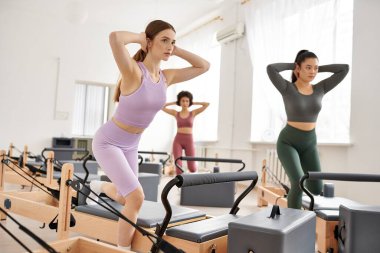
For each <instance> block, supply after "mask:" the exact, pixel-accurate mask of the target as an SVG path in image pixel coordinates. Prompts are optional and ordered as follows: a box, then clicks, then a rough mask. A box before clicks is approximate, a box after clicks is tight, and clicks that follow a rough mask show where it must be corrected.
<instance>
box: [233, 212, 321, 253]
mask: <svg viewBox="0 0 380 253" xmlns="http://www.w3.org/2000/svg"><path fill="white" fill-rule="evenodd" d="M275 207H277V206H275ZM272 211H274V215H273V212H272ZM272 217H273V218H272ZM315 237H316V235H315V213H314V212H310V211H304V210H298V209H290V208H282V209H279V208H278V210H276V211H275V210H273V209H272V207H268V208H265V209H264V210H261V211H259V212H257V213H254V214H251V215H249V216H246V217H243V218H241V219H238V220H237V221H235V222H231V223H230V224H229V226H228V252H229V253H241V252H254V253H314V252H315Z"/></svg>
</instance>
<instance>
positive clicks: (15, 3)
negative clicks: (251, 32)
mask: <svg viewBox="0 0 380 253" xmlns="http://www.w3.org/2000/svg"><path fill="white" fill-rule="evenodd" d="M227 1H234V0H33V1H31V0H1V1H0V9H2V10H3V11H4V10H6V9H12V8H13V9H14V8H16V9H22V10H24V11H30V12H34V13H41V15H51V16H55V17H57V16H59V17H61V18H62V19H65V20H66V21H69V22H71V23H72V24H74V25H82V24H98V25H113V26H115V27H120V28H124V29H131V30H143V29H144V28H145V26H146V25H147V23H148V22H150V21H151V20H154V19H163V20H165V21H168V22H170V23H171V24H173V26H174V27H175V28H176V30H177V32H178V31H180V30H181V29H182V30H183V29H185V28H186V27H188V26H190V25H191V23H192V22H193V21H195V20H197V19H200V18H202V17H204V16H207V15H208V14H210V13H212V12H215V11H216V10H217V9H218V8H219V7H220V6H221V5H222V4H223V3H224V2H227ZM235 1H236V0H235ZM0 12H1V11H0Z"/></svg>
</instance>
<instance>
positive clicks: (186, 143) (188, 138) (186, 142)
mask: <svg viewBox="0 0 380 253" xmlns="http://www.w3.org/2000/svg"><path fill="white" fill-rule="evenodd" d="M183 149H184V150H185V154H186V156H194V155H195V148H194V141H193V135H192V134H182V133H177V135H176V136H175V138H174V142H173V156H174V161H175V160H176V159H177V158H178V157H180V156H181V155H182V150H183ZM178 164H179V165H180V166H181V167H182V161H181V160H178ZM187 167H188V169H189V170H190V171H191V172H196V171H197V167H196V165H195V162H194V161H188V162H187ZM176 172H177V175H179V174H181V173H182V171H180V170H179V169H178V168H176Z"/></svg>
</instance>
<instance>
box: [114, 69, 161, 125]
mask: <svg viewBox="0 0 380 253" xmlns="http://www.w3.org/2000/svg"><path fill="white" fill-rule="evenodd" d="M137 64H138V65H139V67H140V69H141V71H142V80H141V85H140V87H139V88H138V89H137V90H136V91H134V92H133V93H132V94H130V95H127V96H123V95H120V97H119V104H118V106H117V108H116V111H115V114H114V118H115V119H116V120H117V121H119V122H121V123H123V124H125V125H130V126H134V127H139V128H147V127H148V126H149V124H150V123H151V122H152V121H153V118H154V116H155V115H156V114H157V112H158V111H159V110H161V109H162V107H163V106H164V104H165V102H166V88H167V85H166V79H165V76H164V75H163V73H162V71H160V80H159V81H158V83H154V82H153V81H152V79H151V77H150V75H149V72H148V70H147V69H146V67H145V65H144V64H143V63H142V62H137Z"/></svg>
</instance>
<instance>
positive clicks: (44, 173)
mask: <svg viewBox="0 0 380 253" xmlns="http://www.w3.org/2000/svg"><path fill="white" fill-rule="evenodd" d="M26 149H27V146H25V149H24V152H23V154H22V156H20V158H19V159H18V162H15V161H14V159H13V158H12V157H10V156H7V161H8V163H6V164H5V166H6V172H5V175H4V177H5V182H7V183H11V184H18V185H21V186H22V187H25V186H28V187H31V188H32V187H33V184H32V183H31V181H30V180H29V179H33V180H38V182H40V183H42V184H44V185H46V186H48V187H50V188H57V187H58V183H57V179H58V178H59V177H60V174H61V172H60V170H61V168H62V165H63V162H61V161H59V160H57V159H55V158H54V151H61V152H66V151H70V152H72V151H77V152H84V153H85V155H84V156H83V157H82V158H81V159H80V160H78V161H75V163H74V167H75V168H76V169H77V170H79V171H81V173H77V175H79V176H80V177H81V178H84V180H86V181H87V179H94V178H98V175H97V174H96V173H95V174H94V173H93V174H89V173H87V172H88V171H89V169H88V168H87V166H88V165H87V163H88V161H89V159H88V156H89V155H88V151H87V150H86V149H83V148H75V149H68V148H45V149H43V150H42V152H41V155H40V156H39V157H40V161H38V162H37V163H36V162H32V163H31V162H27V160H26V158H27V151H26ZM46 152H48V154H47V155H46ZM8 154H9V153H8ZM23 157H24V158H23ZM33 157H34V156H33ZM92 167H94V166H92ZM90 169H91V168H90ZM92 170H93V171H94V170H96V172H97V168H95V169H94V168H92ZM25 174H29V175H30V176H31V177H30V178H29V179H26V178H25ZM22 175H24V176H22ZM84 175H87V176H86V177H84ZM89 175H90V178H88V177H89Z"/></svg>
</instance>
